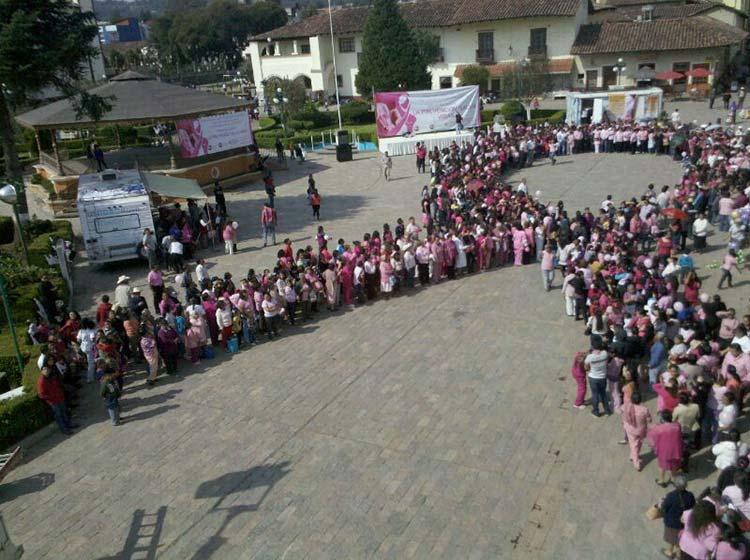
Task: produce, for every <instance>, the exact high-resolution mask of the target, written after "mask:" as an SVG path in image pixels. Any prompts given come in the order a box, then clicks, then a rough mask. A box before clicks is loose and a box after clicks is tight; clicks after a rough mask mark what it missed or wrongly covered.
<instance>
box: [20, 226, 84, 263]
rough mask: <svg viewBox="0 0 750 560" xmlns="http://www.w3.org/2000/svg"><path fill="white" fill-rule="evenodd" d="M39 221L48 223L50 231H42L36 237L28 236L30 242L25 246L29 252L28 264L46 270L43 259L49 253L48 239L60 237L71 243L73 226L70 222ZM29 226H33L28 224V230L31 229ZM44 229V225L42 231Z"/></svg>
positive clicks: (44, 259) (45, 261) (45, 260)
mask: <svg viewBox="0 0 750 560" xmlns="http://www.w3.org/2000/svg"><path fill="white" fill-rule="evenodd" d="M39 221H41V222H48V223H49V227H50V229H49V230H47V231H42V232H40V233H39V234H38V235H36V236H33V235H32V236H29V237H30V241H29V243H28V245H27V249H28V252H29V264H31V265H34V266H39V267H43V268H47V266H48V265H47V259H46V258H45V257H46V256H47V255H49V254H50V252H51V248H52V245H51V243H50V238H51V237H52V238H54V237H62V238H63V239H66V240H68V241H72V240H73V226H72V225H71V224H70V222H68V221H65V220H55V221H54V222H52V221H51V220H39ZM31 224H33V221H32V222H29V228H30V229H31V228H32V226H31ZM46 227H47V225H46V224H45V225H44V229H46Z"/></svg>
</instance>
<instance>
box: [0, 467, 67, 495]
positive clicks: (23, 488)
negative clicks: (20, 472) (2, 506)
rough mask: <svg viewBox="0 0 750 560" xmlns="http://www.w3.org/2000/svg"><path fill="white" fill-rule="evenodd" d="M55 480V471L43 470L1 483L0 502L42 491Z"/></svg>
mask: <svg viewBox="0 0 750 560" xmlns="http://www.w3.org/2000/svg"><path fill="white" fill-rule="evenodd" d="M54 482H55V475H54V473H46V472H41V473H37V474H35V475H32V476H27V477H26V478H21V479H19V480H14V481H13V482H7V483H4V484H2V485H0V503H5V502H10V501H12V500H14V499H16V498H18V497H20V496H25V495H26V494H34V493H36V492H41V491H42V490H44V489H45V488H47V487H48V486H51V485H52V484H54Z"/></svg>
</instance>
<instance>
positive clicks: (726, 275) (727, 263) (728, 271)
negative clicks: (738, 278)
mask: <svg viewBox="0 0 750 560" xmlns="http://www.w3.org/2000/svg"><path fill="white" fill-rule="evenodd" d="M733 268H735V269H737V274H742V271H741V270H740V267H739V266H737V253H736V252H735V250H734V249H729V252H727V254H726V255H724V262H723V263H722V264H721V278H720V279H719V286H718V288H719V289H720V290H721V289H722V288H723V287H724V282H725V281H726V282H727V283H728V284H729V287H730V288H731V287H732V269H733Z"/></svg>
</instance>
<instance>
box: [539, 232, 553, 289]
mask: <svg viewBox="0 0 750 560" xmlns="http://www.w3.org/2000/svg"><path fill="white" fill-rule="evenodd" d="M554 279H555V252H554V251H553V250H552V245H550V244H549V243H548V244H547V245H545V247H544V249H543V250H542V281H543V282H544V289H545V290H546V291H548V292H549V291H550V290H551V289H552V281H553V280H554Z"/></svg>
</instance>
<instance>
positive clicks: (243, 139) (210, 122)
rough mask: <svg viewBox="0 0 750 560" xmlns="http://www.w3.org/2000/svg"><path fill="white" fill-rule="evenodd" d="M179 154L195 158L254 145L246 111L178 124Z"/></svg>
mask: <svg viewBox="0 0 750 560" xmlns="http://www.w3.org/2000/svg"><path fill="white" fill-rule="evenodd" d="M175 126H176V128H177V136H178V137H179V139H180V155H181V156H182V157H184V158H194V157H199V156H205V155H208V154H215V153H218V152H225V151H227V150H233V149H235V148H242V147H245V146H249V145H251V144H253V143H254V141H253V131H252V128H251V126H250V115H249V114H248V112H247V111H237V112H234V113H224V114H222V115H212V116H210V117H201V118H199V119H186V120H181V121H176V122H175Z"/></svg>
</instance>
